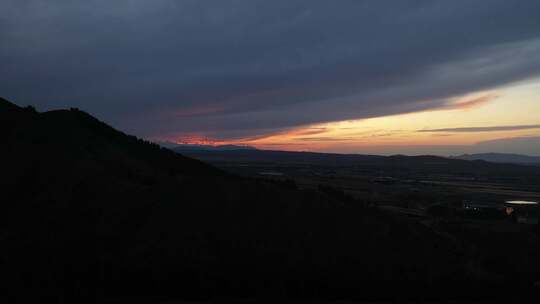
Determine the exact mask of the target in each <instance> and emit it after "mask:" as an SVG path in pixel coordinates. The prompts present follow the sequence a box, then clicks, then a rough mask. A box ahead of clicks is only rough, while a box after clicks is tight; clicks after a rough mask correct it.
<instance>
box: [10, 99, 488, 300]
mask: <svg viewBox="0 0 540 304" xmlns="http://www.w3.org/2000/svg"><path fill="white" fill-rule="evenodd" d="M0 121H1V124H2V125H1V128H0V132H1V136H2V139H3V140H2V141H3V145H2V149H1V152H0V153H1V154H0V155H1V159H2V172H1V176H0V183H1V185H2V195H3V197H4V198H5V199H3V200H2V204H1V207H0V208H1V209H0V229H1V230H0V231H1V233H0V247H1V248H2V250H1V251H0V262H1V263H2V265H3V268H2V271H1V274H0V277H1V278H2V280H1V282H0V283H1V284H2V287H3V289H4V290H5V291H6V292H5V293H4V294H3V296H5V297H7V298H8V302H6V303H15V302H39V301H44V300H45V299H47V300H50V301H53V302H65V303H81V302H91V303H96V302H98V303H100V302H106V301H109V300H113V299H116V300H122V299H125V300H126V301H127V302H130V303H133V301H134V300H133V297H137V298H139V299H146V300H141V301H142V302H148V299H153V300H156V299H157V300H167V299H205V298H252V297H268V298H275V297H287V298H290V297H296V298H304V299H306V298H379V297H382V298H385V297H389V296H390V295H395V296H399V297H401V296H406V295H413V296H416V297H419V296H420V297H421V296H425V295H429V294H431V295H435V296H436V295H441V294H440V293H439V291H441V290H448V289H451V290H452V292H453V294H460V293H466V292H467V291H470V290H473V289H470V288H471V286H473V287H474V290H475V291H476V292H478V290H481V287H482V286H487V285H485V284H488V283H489V284H492V283H493V282H491V280H489V281H486V280H485V275H479V273H480V274H481V273H482V272H481V270H480V269H478V266H477V265H476V264H475V262H474V261H473V260H471V259H470V258H469V256H468V253H467V251H466V250H464V249H463V248H462V247H461V245H460V244H459V243H457V242H456V241H454V240H453V239H452V238H449V237H447V236H445V235H442V234H440V233H436V232H435V231H432V230H431V229H429V228H427V227H425V226H424V225H420V224H418V223H416V222H412V221H408V220H406V219H400V218H397V217H394V216H391V215H388V214H386V213H383V212H382V211H378V210H376V209H373V208H369V207H367V206H366V204H365V203H364V202H363V201H358V200H353V199H351V198H348V197H347V196H343V195H334V194H332V193H333V192H332V191H326V192H317V191H300V190H297V189H295V186H294V183H287V182H286V183H281V182H269V181H262V180H256V179H246V178H239V177H235V176H230V175H228V174H225V173H223V172H222V171H220V170H218V169H215V168H214V167H211V166H209V165H206V164H204V163H202V162H200V161H196V160H193V159H190V158H187V157H183V156H181V155H178V154H176V153H174V152H172V151H170V150H167V149H164V148H161V147H159V146H158V145H156V144H152V143H149V142H146V141H144V140H140V139H137V138H135V137H133V136H128V135H125V134H123V133H122V132H119V131H116V130H114V129H113V128H111V127H109V126H107V125H106V124H104V123H102V122H100V121H99V120H97V119H95V118H94V117H92V116H90V115H89V114H87V113H85V112H82V111H80V110H77V109H71V110H59V111H50V112H44V113H38V112H36V111H35V110H33V109H32V108H24V109H23V108H19V107H16V106H14V105H13V104H10V103H7V102H6V101H4V100H2V101H1V105H0ZM497 282H498V281H497ZM480 283H481V284H480ZM458 287H460V289H457V290H456V288H458ZM389 291H390V293H389ZM124 297H129V298H124Z"/></svg>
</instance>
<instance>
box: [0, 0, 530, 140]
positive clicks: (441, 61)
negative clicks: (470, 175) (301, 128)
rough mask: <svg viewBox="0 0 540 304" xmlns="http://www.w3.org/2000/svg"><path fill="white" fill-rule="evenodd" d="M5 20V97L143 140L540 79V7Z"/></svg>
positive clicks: (0, 58)
mask: <svg viewBox="0 0 540 304" xmlns="http://www.w3.org/2000/svg"><path fill="white" fill-rule="evenodd" d="M0 11H1V12H2V14H1V15H0V45H1V46H2V47H1V48H0V67H1V68H2V70H1V73H0V95H4V96H5V97H7V98H9V99H12V100H14V101H16V102H21V103H31V104H35V105H36V106H37V107H38V108H39V109H51V108H59V107H69V106H76V107H80V108H83V109H86V110H88V111H90V112H92V113H93V114H95V115H98V116H99V117H101V118H103V119H105V120H107V121H109V122H111V123H112V124H113V125H115V126H117V127H120V128H122V129H124V130H127V131H129V132H134V133H136V134H138V135H142V136H157V135H168V134H182V133H201V134H205V135H208V136H214V137H220V138H231V137H241V136H256V135H260V134H264V133H265V132H271V131H273V130H280V129H284V128H288V127H293V126H298V125H302V124H308V123H315V122H323V121H334V120H343V119H355V118H365V117H374V116H381V115H389V114H397V113H406V112H414V111H419V110H426V109H434V108H440V107H448V99H449V98H452V97H456V96H460V95H462V94H466V93H469V92H472V91H478V90H485V89H490V88H493V87H497V86H500V85H504V84H508V83H511V82H514V81H518V80H522V79H526V78H529V77H532V76H536V75H538V74H539V73H540V1H537V0H520V1H508V0H462V1H447V0H407V1H389V0H388V1H386V0H381V1H371V0H366V1H359V0H340V1H327V0H304V1H299V0H298V1H295V0H272V1H267V0H205V1H200V0H152V1H150V0H146V1H143V0H132V1H127V0H118V1H109V0H88V1H69V0H64V1H61V0H56V1H53V0H51V1H38V0H4V1H2V2H0Z"/></svg>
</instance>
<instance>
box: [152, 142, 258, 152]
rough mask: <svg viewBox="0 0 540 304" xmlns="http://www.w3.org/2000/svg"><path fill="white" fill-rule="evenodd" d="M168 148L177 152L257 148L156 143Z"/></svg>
mask: <svg viewBox="0 0 540 304" xmlns="http://www.w3.org/2000/svg"><path fill="white" fill-rule="evenodd" d="M158 144H161V145H162V146H164V147H167V148H169V149H173V150H175V151H177V152H182V151H239V150H240V151H244V150H250V151H252V150H257V149H256V148H254V147H251V146H246V145H215V146H213V145H198V144H176V143H168V142H165V143H158Z"/></svg>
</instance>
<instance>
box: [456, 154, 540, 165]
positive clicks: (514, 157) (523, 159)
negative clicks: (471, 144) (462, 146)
mask: <svg viewBox="0 0 540 304" xmlns="http://www.w3.org/2000/svg"><path fill="white" fill-rule="evenodd" d="M450 158H453V159H461V160H483V161H487V162H492V163H509V164H524V165H540V157H539V156H528V155H521V154H510V153H478V154H463V155H459V156H451V157H450Z"/></svg>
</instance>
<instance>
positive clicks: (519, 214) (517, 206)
mask: <svg viewBox="0 0 540 304" xmlns="http://www.w3.org/2000/svg"><path fill="white" fill-rule="evenodd" d="M504 206H505V212H506V214H507V215H509V216H511V217H512V219H514V221H515V222H516V223H518V224H528V225H536V224H538V223H539V222H540V206H539V204H538V202H533V201H506V202H505V203H504Z"/></svg>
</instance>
